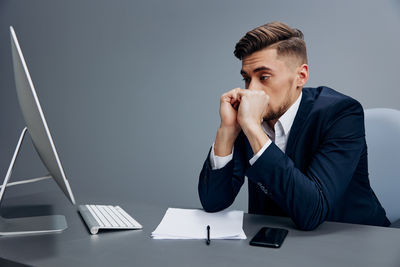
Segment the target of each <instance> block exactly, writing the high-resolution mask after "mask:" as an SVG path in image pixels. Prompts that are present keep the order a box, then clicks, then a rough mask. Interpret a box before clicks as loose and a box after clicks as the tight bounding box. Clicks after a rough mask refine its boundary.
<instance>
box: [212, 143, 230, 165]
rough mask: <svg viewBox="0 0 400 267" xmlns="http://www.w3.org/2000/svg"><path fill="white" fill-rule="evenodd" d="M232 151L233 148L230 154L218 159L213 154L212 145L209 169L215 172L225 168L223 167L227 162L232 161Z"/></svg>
mask: <svg viewBox="0 0 400 267" xmlns="http://www.w3.org/2000/svg"><path fill="white" fill-rule="evenodd" d="M234 149H235V148H232V153H231V154H229V155H228V156H225V157H220V156H216V155H215V154H214V144H213V145H212V147H211V153H210V164H211V168H212V169H213V170H217V169H222V168H223V167H225V165H226V164H228V162H229V161H231V160H232V158H233V150H234Z"/></svg>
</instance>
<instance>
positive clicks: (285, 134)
mask: <svg viewBox="0 0 400 267" xmlns="http://www.w3.org/2000/svg"><path fill="white" fill-rule="evenodd" d="M302 95H303V93H300V95H299V97H298V98H297V100H296V101H295V102H294V103H293V105H292V106H291V107H290V108H289V109H288V110H287V111H286V112H285V113H284V114H283V115H282V116H281V117H280V118H279V119H278V121H277V122H276V123H275V126H274V129H272V128H271V127H269V125H268V124H267V122H265V121H264V122H263V123H262V124H261V127H262V128H263V130H264V132H265V133H266V134H267V136H268V138H269V140H268V141H267V142H266V143H265V144H264V146H263V147H262V148H261V149H260V150H259V151H258V152H257V154H255V155H254V156H253V157H252V158H251V159H250V160H249V162H250V165H253V164H254V163H255V162H256V160H257V159H258V158H259V157H260V156H261V155H262V153H264V151H265V150H266V149H267V148H268V147H269V145H270V144H271V143H272V142H274V143H275V145H277V146H278V147H279V148H280V150H282V152H285V151H286V145H287V141H288V138H289V134H290V129H291V128H292V125H293V121H294V118H295V117H296V114H297V111H298V110H299V106H300V101H301V96H302ZM233 151H234V150H233V149H232V153H231V154H229V155H228V156H225V157H220V156H216V155H215V154H214V144H213V145H212V148H211V153H210V163H211V168H212V169H213V170H216V169H221V168H223V167H225V165H226V164H228V162H229V161H231V160H232V158H233Z"/></svg>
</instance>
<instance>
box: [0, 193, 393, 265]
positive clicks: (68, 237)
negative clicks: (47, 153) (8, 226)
mask: <svg viewBox="0 0 400 267" xmlns="http://www.w3.org/2000/svg"><path fill="white" fill-rule="evenodd" d="M27 198H28V197H27ZM14 200H16V199H11V201H10V203H15V202H18V201H14ZM18 200H21V198H18ZM46 201H47V202H48V201H49V199H48V198H47V200H46ZM22 202H25V203H27V202H26V199H25V200H23V201H22ZM61 202H62V201H61ZM28 203H29V202H28ZM64 203H66V201H64ZM6 204H7V203H6ZM97 204H101V203H97ZM106 204H116V203H106ZM118 204H120V205H121V206H122V207H123V208H124V209H125V210H126V211H127V212H128V213H130V214H131V215H132V216H133V217H134V218H136V219H137V220H138V221H139V222H140V223H142V224H143V226H144V229H143V230H139V231H107V232H104V231H103V232H101V233H99V234H98V235H95V236H92V235H90V234H89V233H88V231H87V229H86V227H85V225H84V224H83V221H82V219H81V218H80V216H79V215H78V213H77V212H76V210H75V209H74V207H73V206H71V205H69V204H68V203H66V204H65V206H63V207H61V208H60V207H59V206H56V207H53V206H52V207H51V208H55V209H56V211H57V212H59V213H60V209H62V213H63V214H64V215H65V216H66V218H67V221H68V226H69V227H68V229H67V230H65V231H64V232H62V233H60V234H47V235H36V236H23V237H0V257H3V258H6V259H9V260H14V261H18V262H21V263H25V264H31V265H34V266H57V267H61V266H115V267H116V266H201V267H204V266H229V267H231V266H266V264H268V265H269V266H297V267H300V266H307V267H309V266H374V267H375V266H396V267H398V266H400V253H399V252H400V229H396V228H384V227H373V226H365V225H355V224H343V223H334V222H325V223H323V224H322V225H321V226H320V227H319V228H317V229H316V230H314V231H311V232H304V231H299V230H296V229H295V228H294V225H293V223H292V222H291V220H290V219H288V218H282V217H271V216H261V215H251V214H245V217H244V231H245V233H246V235H247V240H212V242H211V245H210V246H206V244H205V242H204V241H203V240H154V239H151V238H150V233H151V232H152V231H153V230H154V229H155V228H156V226H157V225H158V224H159V223H160V221H161V219H162V217H163V215H164V213H165V211H166V208H167V207H160V206H156V205H151V204H143V203H128V202H125V203H118ZM32 205H36V206H40V207H42V208H44V209H46V206H45V205H41V204H40V202H37V203H32ZM2 206H4V205H2ZM32 207H33V206H28V207H21V206H16V205H15V204H13V206H12V207H11V206H8V205H5V207H2V213H3V214H4V216H7V215H10V214H12V213H13V212H12V210H18V209H20V210H24V211H25V212H26V211H29V209H32ZM47 208H49V207H47ZM261 226H273V227H283V228H286V229H289V234H288V236H287V238H286V240H285V241H284V243H283V245H282V247H281V248H280V249H272V248H263V247H252V246H250V245H249V244H248V243H249V240H250V238H251V237H252V236H253V235H254V234H255V233H256V232H257V231H258V229H259V228H260V227H261Z"/></svg>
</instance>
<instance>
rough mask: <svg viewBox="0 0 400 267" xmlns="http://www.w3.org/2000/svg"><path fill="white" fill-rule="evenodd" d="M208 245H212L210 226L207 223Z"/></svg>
mask: <svg viewBox="0 0 400 267" xmlns="http://www.w3.org/2000/svg"><path fill="white" fill-rule="evenodd" d="M206 244H207V246H208V245H210V226H209V225H207V240H206Z"/></svg>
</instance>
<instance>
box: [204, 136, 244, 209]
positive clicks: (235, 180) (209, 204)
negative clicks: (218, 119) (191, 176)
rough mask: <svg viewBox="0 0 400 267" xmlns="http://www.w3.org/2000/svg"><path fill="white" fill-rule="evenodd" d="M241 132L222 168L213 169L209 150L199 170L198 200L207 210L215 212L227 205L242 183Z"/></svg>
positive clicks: (242, 156)
mask: <svg viewBox="0 0 400 267" xmlns="http://www.w3.org/2000/svg"><path fill="white" fill-rule="evenodd" d="M241 135H242V133H241V134H240V135H239V136H238V138H237V139H236V141H235V145H234V151H233V159H232V160H231V161H229V162H228V164H226V165H225V166H224V167H223V168H220V169H216V170H213V169H212V167H211V164H210V160H209V157H210V152H211V150H210V152H209V154H208V156H207V158H206V160H205V162H204V165H203V168H202V170H201V172H200V177H199V184H198V192H199V197H200V202H201V204H202V206H203V208H204V210H205V211H207V212H217V211H221V210H223V209H226V208H227V207H229V206H230V205H231V204H232V203H233V201H234V200H235V198H236V196H237V194H238V193H239V190H240V188H241V187H242V185H243V183H244V172H245V167H246V161H245V159H244V153H243V149H244V147H243V137H242V136H241Z"/></svg>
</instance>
